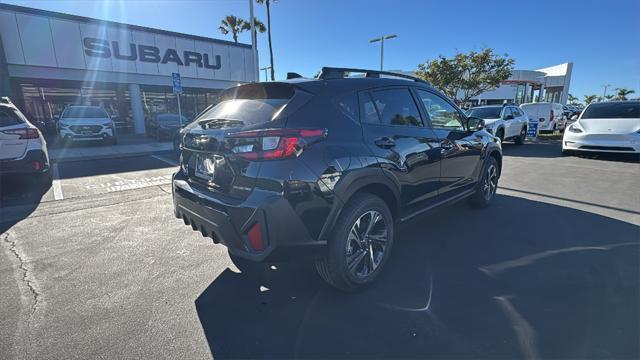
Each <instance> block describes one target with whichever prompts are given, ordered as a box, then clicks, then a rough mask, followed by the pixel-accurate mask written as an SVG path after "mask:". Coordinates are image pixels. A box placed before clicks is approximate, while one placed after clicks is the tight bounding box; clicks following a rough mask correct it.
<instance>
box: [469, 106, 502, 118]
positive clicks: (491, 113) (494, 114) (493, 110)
mask: <svg viewBox="0 0 640 360" xmlns="http://www.w3.org/2000/svg"><path fill="white" fill-rule="evenodd" d="M500 111H502V107H485V108H475V109H471V110H469V113H468V115H469V116H473V117H477V118H480V119H499V118H500Z"/></svg>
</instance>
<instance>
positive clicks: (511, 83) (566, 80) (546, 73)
mask: <svg viewBox="0 0 640 360" xmlns="http://www.w3.org/2000/svg"><path fill="white" fill-rule="evenodd" d="M572 70H573V63H571V62H567V63H564V64H559V65H554V66H550V67H547V68H544V69H538V70H513V72H512V73H511V76H510V77H509V79H507V80H505V81H503V82H502V83H501V84H500V86H499V87H498V88H496V89H494V90H492V91H487V92H484V93H482V94H481V95H479V96H476V97H474V98H472V99H471V105H474V106H475V105H478V104H481V105H495V104H503V103H505V102H507V103H510V104H517V105H519V104H524V103H528V102H541V101H548V102H556V103H561V104H563V105H566V104H567V98H568V96H569V86H570V85H571V72H572Z"/></svg>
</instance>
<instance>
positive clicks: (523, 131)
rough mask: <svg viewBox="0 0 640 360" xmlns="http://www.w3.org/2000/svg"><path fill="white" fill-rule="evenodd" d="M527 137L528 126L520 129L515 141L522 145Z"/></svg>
mask: <svg viewBox="0 0 640 360" xmlns="http://www.w3.org/2000/svg"><path fill="white" fill-rule="evenodd" d="M526 138H527V128H526V127H524V126H523V127H522V129H520V135H518V136H517V137H516V138H515V139H514V141H515V143H516V145H522V144H524V141H525V139H526Z"/></svg>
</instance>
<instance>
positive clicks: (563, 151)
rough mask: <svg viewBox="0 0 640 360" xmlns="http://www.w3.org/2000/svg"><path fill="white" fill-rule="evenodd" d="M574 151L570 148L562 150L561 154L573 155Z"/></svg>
mask: <svg viewBox="0 0 640 360" xmlns="http://www.w3.org/2000/svg"><path fill="white" fill-rule="evenodd" d="M573 155H575V153H574V152H573V151H571V150H562V156H573Z"/></svg>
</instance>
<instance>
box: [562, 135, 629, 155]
mask: <svg viewBox="0 0 640 360" xmlns="http://www.w3.org/2000/svg"><path fill="white" fill-rule="evenodd" d="M562 150H565V151H566V150H570V151H590V152H610V153H629V154H637V153H640V135H638V134H619V135H614V134H584V133H571V132H569V131H567V132H566V133H565V135H564V137H563V139H562Z"/></svg>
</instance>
